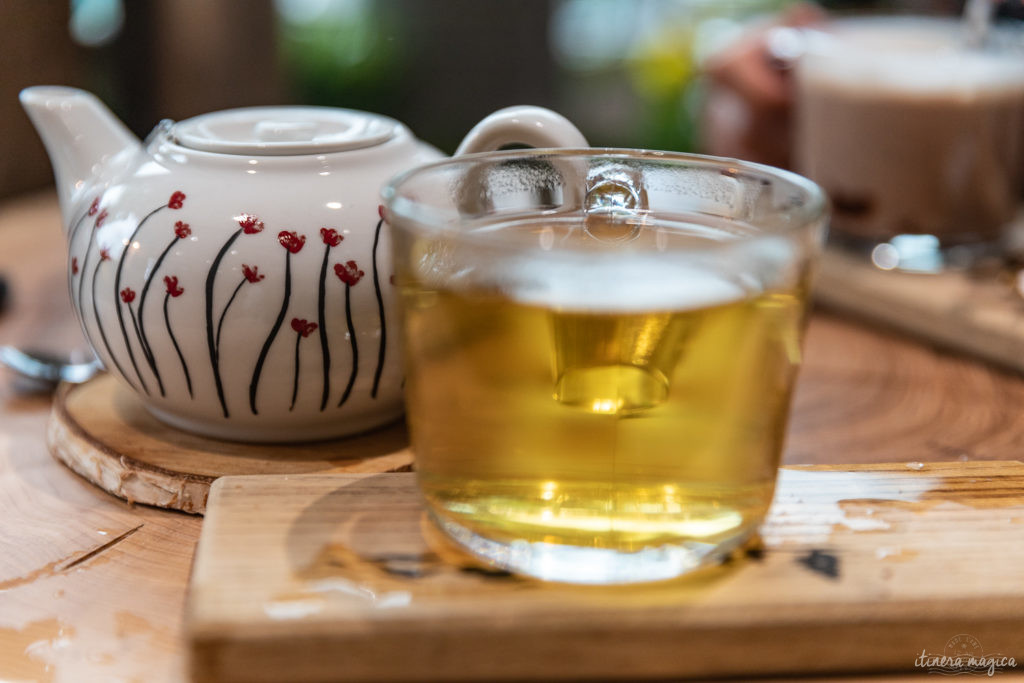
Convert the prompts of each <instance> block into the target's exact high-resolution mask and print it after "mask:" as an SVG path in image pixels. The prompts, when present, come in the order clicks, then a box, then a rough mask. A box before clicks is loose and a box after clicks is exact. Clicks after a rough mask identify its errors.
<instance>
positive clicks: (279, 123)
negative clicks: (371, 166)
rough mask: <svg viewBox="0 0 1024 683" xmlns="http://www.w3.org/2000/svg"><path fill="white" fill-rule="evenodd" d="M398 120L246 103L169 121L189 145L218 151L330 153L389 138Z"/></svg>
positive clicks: (172, 130)
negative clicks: (255, 105) (244, 105)
mask: <svg viewBox="0 0 1024 683" xmlns="http://www.w3.org/2000/svg"><path fill="white" fill-rule="evenodd" d="M400 126H401V124H399V123H398V122H397V121H395V120H394V119H390V118H388V117H386V116H379V115H377V114H369V113H366V112H361V111H354V110H351V109H337V108H333V107H247V108H244V109H228V110H226V111H218V112H213V113H210V114H201V115H200V116H195V117H193V118H190V119H186V120H184V121H180V122H178V123H175V124H174V125H172V126H171V128H170V130H169V133H168V135H169V137H170V139H171V140H172V141H174V142H176V143H177V144H179V145H181V146H183V147H187V148H189V149H195V150H200V151H203V152H215V153H219V154H241V155H257V156H268V155H270V156H282V155H296V154H329V153H332V152H344V151H348V150H353V149H362V148H365V147H373V146H375V145H379V144H382V143H384V142H387V141H388V140H390V139H391V138H392V137H394V136H395V135H396V133H397V132H398V130H399V128H400Z"/></svg>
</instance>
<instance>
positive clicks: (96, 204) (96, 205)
mask: <svg viewBox="0 0 1024 683" xmlns="http://www.w3.org/2000/svg"><path fill="white" fill-rule="evenodd" d="M99 210H100V198H99V197H97V198H96V199H94V200H92V204H90V205H89V215H90V216H95V215H96V212H97V211H99Z"/></svg>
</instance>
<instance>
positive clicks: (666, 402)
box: [384, 149, 826, 583]
mask: <svg viewBox="0 0 1024 683" xmlns="http://www.w3.org/2000/svg"><path fill="white" fill-rule="evenodd" d="M384 197H385V203H386V211H387V213H386V216H387V219H388V221H389V223H390V225H391V229H392V231H393V248H394V256H395V267H396V275H395V277H396V285H397V286H398V287H399V289H400V293H401V296H400V299H401V302H402V319H403V325H404V330H403V331H404V335H403V344H404V354H405V368H406V377H407V383H406V387H405V389H406V404H407V411H408V417H409V424H410V429H411V436H412V445H413V450H414V452H415V456H416V470H417V474H418V479H419V484H420V488H421V490H422V493H423V495H424V498H425V500H426V505H427V509H428V511H429V513H430V515H431V517H432V518H433V520H434V521H435V522H436V524H437V525H438V526H439V527H440V528H441V529H443V530H444V531H445V532H446V533H447V534H448V536H450V537H451V538H453V539H454V540H456V541H457V542H458V543H460V544H461V545H462V546H464V547H465V548H467V549H468V550H470V551H471V552H473V553H475V554H476V555H478V556H481V557H483V558H484V559H486V560H488V561H489V562H491V563H493V564H495V565H497V566H500V567H503V568H506V569H509V570H511V571H515V572H520V573H524V574H527V575H531V576H535V577H539V578H542V579H548V580H557V581H568V582H578V583H626V582H634V581H651V580H660V579H667V578H671V577H674V576H677V575H680V574H683V573H685V572H688V571H690V570H693V569H695V568H697V567H700V566H702V565H704V564H707V563H710V562H715V561H717V560H719V559H721V557H722V556H723V555H724V554H726V553H728V552H731V551H732V550H733V549H734V548H736V547H737V546H739V545H740V544H742V543H743V542H744V541H746V540H747V539H748V538H749V537H750V536H751V535H753V534H754V533H755V532H756V529H757V526H758V524H759V523H760V522H761V520H762V519H763V518H764V515H765V512H766V511H767V509H768V506H769V504H770V501H771V498H772V493H773V490H774V485H775V478H776V472H777V467H778V462H779V457H780V453H781V449H782V444H783V438H784V434H785V428H786V419H787V414H788V410H789V404H790V394H791V389H792V387H793V383H794V379H795V376H796V370H797V368H798V366H799V364H800V357H801V337H802V333H803V328H804V319H805V312H806V304H807V297H808V287H809V280H810V275H811V270H812V264H813V262H814V259H815V256H816V254H817V252H818V251H819V249H820V246H821V243H822V239H823V233H824V226H825V219H826V208H825V206H826V203H825V199H824V196H823V194H822V192H821V190H820V189H819V188H818V187H817V186H816V185H814V184H813V183H811V182H810V181H808V180H805V179H804V178H801V177H799V176H796V175H794V174H791V173H788V172H785V171H780V170H777V169H773V168H769V167H765V166H759V165H754V164H745V163H741V162H736V161H732V160H725V159H715V158H710V157H700V156H694V155H682V154H668V153H658V152H644V151H635V150H594V149H588V150H529V151H513V152H498V153H489V154H481V155H468V156H464V157H457V158H455V159H451V160H448V161H444V162H440V163H437V164H432V165H428V166H425V167H421V168H419V169H416V170H413V171H411V172H409V173H406V174H403V175H402V176H399V177H398V178H397V179H395V180H394V181H393V182H392V183H391V184H390V185H389V186H388V187H387V188H386V189H385V191H384Z"/></svg>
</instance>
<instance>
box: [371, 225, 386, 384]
mask: <svg viewBox="0 0 1024 683" xmlns="http://www.w3.org/2000/svg"><path fill="white" fill-rule="evenodd" d="M383 225H384V219H383V218H381V219H380V220H379V221H377V230H376V232H374V234H373V291H374V293H376V295H377V315H378V316H379V317H380V346H379V347H378V349H377V369H376V370H374V371H373V388H372V389H371V390H370V398H377V389H378V388H379V387H380V375H381V373H382V372H383V371H384V352H385V350H386V348H387V343H388V326H387V323H386V322H385V320H384V297H383V296H382V295H381V291H380V274H379V271H378V270H377V245H378V244H380V229H381V226H383Z"/></svg>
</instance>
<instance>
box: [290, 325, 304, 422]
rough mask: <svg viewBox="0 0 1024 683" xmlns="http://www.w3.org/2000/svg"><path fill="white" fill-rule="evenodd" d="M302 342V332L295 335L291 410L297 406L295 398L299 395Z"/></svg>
mask: <svg viewBox="0 0 1024 683" xmlns="http://www.w3.org/2000/svg"><path fill="white" fill-rule="evenodd" d="M301 342H302V333H301V332H299V333H297V334H296V335H295V377H294V379H293V380H292V404H291V405H290V406H288V410H289V412H290V411H291V410H292V409H293V408H295V398H296V397H297V396H298V395H299V344H300V343H301Z"/></svg>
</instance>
